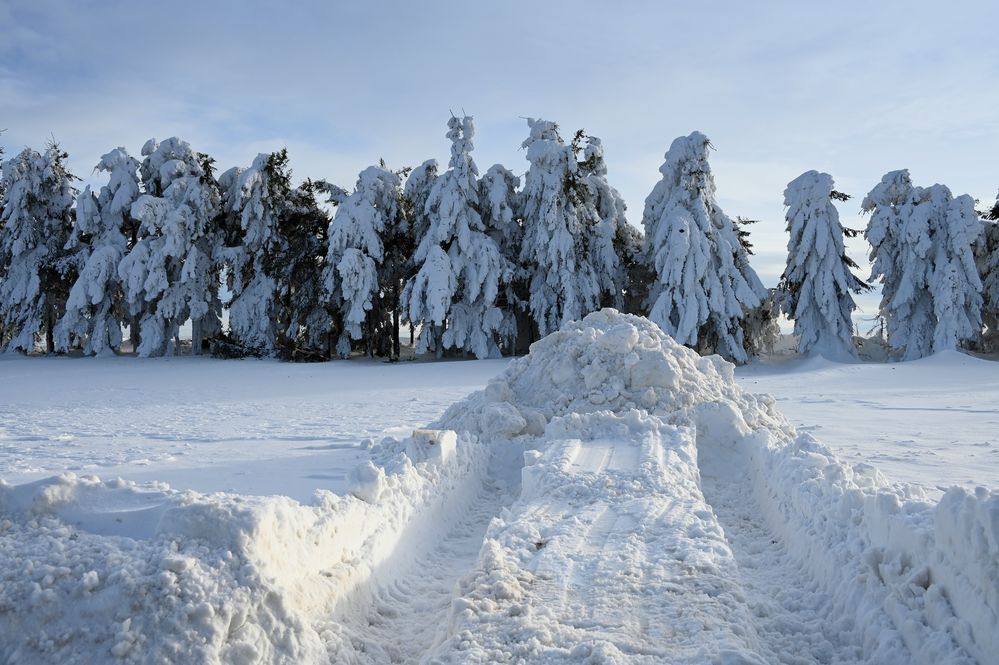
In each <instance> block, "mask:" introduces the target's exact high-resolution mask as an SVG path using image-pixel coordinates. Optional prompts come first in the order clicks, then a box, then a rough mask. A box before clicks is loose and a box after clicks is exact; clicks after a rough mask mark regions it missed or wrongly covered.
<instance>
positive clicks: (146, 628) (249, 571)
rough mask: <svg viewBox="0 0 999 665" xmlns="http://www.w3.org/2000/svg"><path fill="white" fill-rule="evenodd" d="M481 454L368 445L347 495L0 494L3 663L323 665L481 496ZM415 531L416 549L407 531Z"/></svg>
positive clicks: (12, 490)
mask: <svg viewBox="0 0 999 665" xmlns="http://www.w3.org/2000/svg"><path fill="white" fill-rule="evenodd" d="M488 459H489V455H488V450H487V449H486V447H485V446H483V445H480V444H477V443H475V442H473V441H469V440H467V439H462V441H460V442H459V441H457V437H456V436H455V435H454V433H453V432H451V433H428V432H422V433H417V436H415V437H413V438H412V439H409V440H405V441H397V440H393V439H386V440H384V441H383V442H382V443H380V444H376V445H375V446H374V447H373V449H372V453H371V461H370V462H367V463H365V464H364V465H363V466H362V467H361V468H359V469H358V470H357V471H355V473H354V474H353V478H352V494H351V495H348V496H338V495H335V494H333V493H331V492H326V491H319V492H317V494H316V498H315V500H314V502H313V504H312V505H302V504H300V503H298V502H296V501H293V500H291V499H288V498H285V497H246V496H240V495H233V494H211V495H205V494H199V493H196V492H176V491H173V490H170V489H169V488H168V487H166V486H139V485H136V484H134V483H129V482H126V481H120V480H118V481H115V480H112V481H106V482H105V481H101V480H99V479H98V478H95V477H92V476H91V477H82V478H81V477H76V476H74V475H72V474H66V475H63V476H60V477H57V478H52V479H48V480H44V481H39V482H36V483H30V484H26V485H20V486H11V485H9V484H6V483H3V482H2V481H0V561H2V562H3V564H2V565H0V661H3V662H5V663H12V664H13V663H52V662H59V663H95V662H105V661H111V662H115V661H121V662H136V663H158V662H162V663H174V662H188V663H196V662H197V663H213V662H223V663H262V662H266V663H319V662H328V661H329V660H330V658H331V655H335V654H337V653H339V652H340V651H342V650H350V648H351V646H350V644H349V635H346V634H344V633H343V631H341V630H338V629H337V626H335V625H332V626H331V625H330V624H332V621H331V620H330V621H328V622H327V623H324V622H323V619H324V618H328V617H334V616H336V614H337V613H338V612H347V611H350V608H351V607H356V606H357V605H359V604H362V605H363V602H364V596H365V593H366V591H367V587H368V585H370V584H371V583H372V581H373V580H375V581H377V580H378V579H380V578H386V577H389V578H390V577H391V575H392V570H391V560H392V555H393V553H394V550H395V548H396V545H397V543H398V542H399V540H400V539H401V538H402V537H403V534H404V533H409V536H408V540H407V544H408V546H410V547H417V546H418V545H419V543H420V539H421V538H427V539H433V538H434V537H435V526H434V525H435V523H436V522H438V521H446V520H447V519H448V517H449V516H453V514H455V513H458V514H460V512H461V511H462V510H463V507H464V506H465V505H466V504H467V502H468V498H469V497H470V496H471V495H472V494H473V493H474V492H475V491H476V487H477V485H481V482H482V476H483V474H484V471H485V468H486V463H487V462H488ZM414 530H415V531H416V532H417V533H416V535H414V534H412V533H411V532H412V531H414Z"/></svg>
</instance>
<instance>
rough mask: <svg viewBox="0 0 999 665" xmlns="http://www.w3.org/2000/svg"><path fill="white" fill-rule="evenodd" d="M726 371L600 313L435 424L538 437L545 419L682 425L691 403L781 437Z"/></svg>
mask: <svg viewBox="0 0 999 665" xmlns="http://www.w3.org/2000/svg"><path fill="white" fill-rule="evenodd" d="M734 371H735V368H734V366H733V365H732V364H731V363H728V362H726V361H725V360H723V359H722V358H720V357H718V356H707V357H702V356H699V355H698V354H697V353H695V352H693V351H691V350H690V349H688V348H687V347H685V346H682V345H681V344H678V343H677V342H676V341H674V340H673V339H672V338H671V337H669V336H668V335H666V334H665V333H664V332H663V331H662V329H661V328H659V326H657V325H656V324H654V323H652V322H651V321H649V320H648V319H646V318H643V317H639V316H633V315H631V314H620V313H618V312H617V311H615V310H613V309H603V310H600V311H598V312H594V313H592V314H590V315H588V316H587V317H585V318H584V319H583V320H582V321H575V322H572V323H568V324H566V325H565V326H563V327H562V329H561V330H559V331H558V332H555V333H552V334H551V335H548V336H547V337H545V338H543V339H541V340H540V341H538V342H535V343H534V344H533V345H531V352H530V354H529V355H527V356H525V357H523V358H519V359H517V360H514V361H513V362H511V363H510V366H509V368H508V369H507V370H506V371H505V372H504V373H503V374H501V375H500V376H498V377H497V378H495V379H493V380H492V381H490V382H489V384H488V385H487V386H486V388H485V389H484V390H481V391H479V392H476V393H473V394H472V395H470V396H469V397H468V398H467V399H466V400H463V401H461V402H458V403H457V404H454V405H453V406H451V407H450V408H449V409H448V410H447V411H446V412H445V413H444V415H443V416H442V417H441V418H440V420H439V421H437V423H436V425H435V426H437V427H440V428H443V429H453V430H455V431H468V432H471V433H473V434H488V435H490V436H496V435H501V436H507V437H514V436H517V435H521V434H530V435H533V436H540V435H542V434H543V433H544V432H545V427H546V425H547V423H549V422H550V421H551V420H552V419H553V418H556V417H560V416H566V415H569V414H585V413H594V412H597V411H610V412H613V413H625V412H628V411H631V410H636V409H637V410H640V411H645V412H647V413H649V414H650V415H654V416H657V417H659V418H661V419H663V420H664V421H666V422H669V423H675V424H683V423H689V422H691V420H692V418H693V417H694V412H695V411H696V410H697V409H698V408H701V406H700V405H703V404H714V403H723V404H728V405H731V407H732V408H735V409H736V410H737V411H738V412H739V413H740V414H741V415H742V417H743V419H744V420H745V421H746V423H747V424H748V425H749V426H750V427H753V428H759V427H769V428H771V429H774V430H777V431H781V432H790V425H788V424H787V422H786V421H785V420H784V419H783V417H782V416H780V415H779V414H778V413H777V412H776V411H775V410H774V408H773V400H772V399H770V398H769V397H765V396H763V397H760V396H756V395H750V394H745V393H743V392H742V390H741V389H740V388H739V387H738V386H737V385H736V384H735V381H734Z"/></svg>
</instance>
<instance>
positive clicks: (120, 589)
mask: <svg viewBox="0 0 999 665" xmlns="http://www.w3.org/2000/svg"><path fill="white" fill-rule="evenodd" d="M996 367H999V366H997V365H995V364H994V363H992V362H989V361H985V360H979V359H975V358H971V357H967V356H964V355H959V354H943V355H938V356H934V357H931V358H928V359H925V360H921V361H916V362H910V363H905V364H884V365H875V364H871V365H839V364H832V363H827V362H824V361H823V362H820V361H800V360H793V361H781V362H773V363H763V364H758V365H754V366H750V367H746V368H741V369H739V370H738V371H737V372H736V373H735V374H734V375H733V373H732V371H731V366H729V365H727V364H726V363H720V362H715V361H712V360H710V359H702V358H699V357H697V356H696V354H693V353H692V352H690V351H688V350H686V349H684V348H682V347H679V346H677V345H676V344H675V343H674V342H672V340H669V339H668V338H666V337H665V336H663V335H662V333H661V332H660V331H659V329H658V328H656V327H655V326H653V325H649V324H648V322H644V321H643V320H640V319H636V318H634V317H627V316H619V315H616V314H613V313H611V314H608V313H598V314H594V315H591V316H590V317H588V318H587V319H586V320H585V321H584V322H583V323H582V324H574V325H572V326H569V327H568V328H567V329H566V330H565V331H563V332H561V333H557V334H556V335H553V336H550V337H549V338H546V339H545V340H544V341H543V342H542V343H539V344H538V345H537V346H536V347H535V349H534V351H532V353H531V355H530V356H528V357H526V358H522V359H518V360H513V361H510V360H497V361H476V362H444V363H419V362H402V363H397V364H385V363H375V362H367V361H356V362H354V361H352V362H333V363H325V364H315V365H292V364H282V363H277V362H269V361H220V360H210V359H190V358H175V359H157V360H138V359H134V358H111V359H98V360H92V359H70V358H31V359H24V358H3V359H0V379H2V381H0V479H3V480H4V481H5V483H2V484H0V662H4V663H8V662H9V663H19V664H23V663H32V664H33V663H51V662H59V663H93V662H133V663H152V662H221V663H234V664H248V663H271V662H274V663H325V662H336V663H357V664H368V663H418V662H426V663H494V662H497V663H498V662H518V661H519V662H538V663H578V662H590V663H632V662H635V663H690V664H694V663H712V664H717V665H760V664H762V663H794V664H796V665H798V664H809V663H816V664H818V663H870V664H873V663H890V664H893V665H908V664H910V663H926V664H927V665H929V664H930V663H932V664H934V665H937V664H940V663H952V664H962V665H971V664H974V663H978V664H979V665H985V664H987V663H990V662H994V661H990V660H989V658H991V655H992V654H994V653H996V651H997V650H999V619H997V615H999V496H996V495H993V494H991V493H990V491H988V490H986V489H983V488H979V489H977V490H975V489H974V488H975V486H976V485H985V486H988V487H991V488H999V446H997V444H996V440H995V438H994V437H995V435H994V432H995V431H996V425H997V424H999V407H997V406H996V404H997V397H999V373H997V371H996V369H995V368H996ZM501 374H502V377H500V378H496V377H497V376H498V375H501ZM740 385H741V387H742V388H743V389H744V390H745V391H746V392H745V393H744V392H743V391H742V390H740V388H739V386H740ZM476 391H478V392H476ZM750 393H770V394H772V395H774V397H775V400H771V399H770V398H768V397H755V396H753V395H752V394H750ZM469 395H471V396H470V397H467V399H466V396H469ZM452 405H453V406H452ZM785 416H786V419H785ZM428 424H429V425H430V426H431V427H433V428H434V430H433V431H425V432H421V433H418V434H413V430H414V429H415V428H420V427H423V426H426V425H428ZM448 430H452V431H453V432H456V433H457V434H453V433H448ZM813 437H814V438H813ZM879 470H880V471H879ZM66 473H69V474H75V475H63V476H62V477H60V478H53V476H54V475H57V474H66ZM91 474H92V475H93V476H99V478H100V479H98V478H95V477H92V475H91ZM118 478H121V479H124V480H117V479H118ZM133 481H134V482H133ZM900 483H913V484H914V485H903V484H900ZM950 485H958V486H961V487H964V488H966V489H965V490H960V489H955V490H951V491H949V492H944V490H946V488H947V487H948V486H950ZM286 497H287V498H286Z"/></svg>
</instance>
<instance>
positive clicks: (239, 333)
mask: <svg viewBox="0 0 999 665" xmlns="http://www.w3.org/2000/svg"><path fill="white" fill-rule="evenodd" d="M220 182H222V183H223V184H224V185H228V186H224V187H223V192H224V193H225V196H224V200H223V207H224V208H225V210H226V212H227V213H228V214H229V215H230V216H232V217H234V218H235V221H234V223H233V226H234V227H238V238H239V243H238V244H236V245H235V246H229V247H226V248H225V249H224V250H223V252H222V254H223V255H224V257H225V264H226V267H227V275H228V286H229V290H230V292H231V293H232V299H231V300H230V301H229V328H230V331H231V333H232V336H233V338H234V341H235V343H236V344H237V345H238V346H239V347H240V348H241V349H243V351H244V352H246V353H255V354H256V353H259V354H263V355H268V356H270V355H274V353H275V352H276V350H277V341H278V340H277V336H278V328H279V327H280V325H281V322H280V321H279V320H278V314H279V312H278V304H277V299H278V290H279V288H280V285H279V283H278V281H277V279H276V277H277V276H276V275H275V274H274V272H273V269H274V266H273V259H274V256H275V255H276V254H278V253H279V252H281V250H282V249H283V246H284V238H282V237H281V233H280V221H281V216H282V215H284V214H285V213H286V209H287V207H288V198H289V196H290V193H291V175H290V173H289V172H288V153H287V151H286V150H281V151H279V152H274V153H269V154H264V153H262V154H260V155H257V158H256V159H254V160H253V164H252V165H251V166H250V168H248V169H246V170H242V171H236V172H227V174H226V176H225V177H223V178H220ZM230 242H231V241H230Z"/></svg>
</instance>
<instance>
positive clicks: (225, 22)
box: [0, 0, 999, 284]
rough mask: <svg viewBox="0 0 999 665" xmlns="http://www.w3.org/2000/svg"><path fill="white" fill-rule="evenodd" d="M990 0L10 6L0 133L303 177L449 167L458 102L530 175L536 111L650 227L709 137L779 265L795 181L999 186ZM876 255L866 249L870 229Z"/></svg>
mask: <svg viewBox="0 0 999 665" xmlns="http://www.w3.org/2000/svg"><path fill="white" fill-rule="evenodd" d="M997 26H999V5H997V4H996V3H992V2H948V3H941V2H935V3H928V2H927V3H921V2H863V3H860V2H847V3H812V2H768V3H747V2H702V3H689V2H688V3H674V2H617V3H608V2H588V1H587V2H572V3H569V2H565V3H544V4H543V3H538V2H533V3H532V2H509V1H508V2H501V3H489V4H486V3H475V2H466V3H459V2H428V3H415V2H387V1H371V2H363V3H356V4H353V5H343V4H339V3H330V2H288V3H275V2H266V3H265V2H253V1H248V2H240V3H234V2H185V1H174V2H165V3H152V2H134V1H133V2H118V1H104V2H92V1H88V0H76V1H72V2H71V1H65V2H61V1H45V0H35V1H33V2H25V1H22V0H0V127H5V128H6V129H7V132H5V133H4V134H3V135H2V136H0V144H2V145H4V146H5V147H6V148H7V150H8V152H12V151H14V150H17V149H20V148H21V147H23V146H26V145H27V146H40V145H42V144H44V142H45V141H46V140H47V139H48V138H49V137H50V136H55V137H56V138H57V139H58V140H60V141H61V142H62V144H63V145H64V147H65V148H66V149H67V150H68V151H69V152H70V155H71V158H72V166H73V167H74V169H75V170H76V172H77V173H78V174H79V175H81V176H84V177H88V176H89V174H90V172H91V168H92V166H93V164H95V163H96V162H97V160H98V158H99V157H100V155H102V154H103V153H104V152H106V151H107V150H108V149H110V148H113V147H115V146H117V145H124V146H125V147H126V148H128V149H129V150H130V151H131V152H133V154H138V151H139V148H140V147H141V145H142V143H143V142H144V141H145V140H146V139H147V138H149V137H151V136H155V137H157V138H166V137H168V136H172V135H178V136H181V137H182V138H184V139H186V140H188V141H189V142H191V144H192V145H193V146H194V147H195V149H197V150H201V151H204V152H208V153H211V154H212V155H214V156H215V157H216V159H217V161H218V164H219V166H220V167H221V168H223V169H224V168H228V167H229V166H232V165H236V164H241V165H247V164H249V163H250V161H251V160H252V159H253V157H254V156H255V155H256V153H258V152H261V151H269V150H273V149H276V148H280V147H282V146H286V147H288V149H289V151H290V154H291V160H292V167H293V168H294V170H295V174H296V176H297V177H305V176H312V177H324V178H327V179H329V180H332V181H334V182H337V183H339V184H342V185H348V186H349V185H351V184H353V182H354V179H355V177H356V174H357V172H358V171H359V170H361V169H362V168H363V167H364V166H366V165H368V164H370V163H373V162H375V161H377V160H378V159H379V158H384V159H385V160H386V161H387V162H388V164H389V165H390V166H393V167H396V166H404V165H415V164H419V163H420V162H421V161H423V160H424V159H427V158H430V157H436V158H437V159H438V160H440V161H442V162H445V161H446V159H447V154H448V144H447V141H446V140H445V138H444V132H445V123H446V120H447V118H448V115H449V111H451V110H453V111H455V112H456V113H457V112H459V111H461V110H462V109H464V110H465V111H467V112H468V113H469V114H471V115H474V116H475V118H476V126H477V137H476V151H475V153H474V154H475V158H476V160H477V162H478V165H479V168H480V170H481V171H483V172H484V171H485V169H486V168H487V167H488V166H490V165H491V164H493V163H496V162H501V163H503V164H505V165H507V166H508V167H510V168H512V169H513V170H514V171H516V172H523V170H525V169H526V166H527V164H526V161H525V159H524V153H523V151H522V150H520V147H519V146H520V142H521V141H522V140H523V139H524V137H525V136H526V134H527V127H526V123H525V122H524V120H523V119H522V117H523V116H535V117H544V118H548V119H552V120H556V121H557V122H559V123H560V125H561V126H562V127H563V128H564V129H565V134H567V135H568V134H571V132H572V131H573V130H575V129H576V128H579V127H582V128H585V129H586V130H587V132H589V133H592V134H594V135H597V136H600V137H601V138H602V139H603V142H604V146H605V148H606V155H607V160H608V165H609V168H610V178H611V181H612V184H614V185H615V186H616V187H617V188H618V189H619V190H620V191H621V192H622V194H623V195H624V197H625V199H626V200H627V202H628V205H629V218H630V220H631V221H632V222H633V223H635V224H640V223H641V212H642V206H643V201H644V198H645V196H646V195H647V194H648V192H649V191H651V189H652V186H653V185H654V184H655V182H656V180H658V176H659V173H658V170H657V169H658V167H659V165H660V163H661V162H662V156H663V152H664V151H665V149H666V147H667V146H668V145H669V143H670V141H672V139H673V138H674V137H676V136H678V135H681V134H688V133H690V132H691V131H693V130H695V129H696V130H699V131H702V132H704V133H705V134H707V135H708V136H709V137H710V138H711V140H712V142H713V144H714V145H715V147H716V152H715V153H714V155H713V161H712V165H713V168H714V171H715V177H716V181H717V184H718V194H719V200H720V202H721V204H722V206H723V208H724V209H725V210H726V212H728V213H729V214H730V215H731V216H733V217H734V216H736V215H742V216H748V217H757V218H761V219H763V220H764V222H763V223H762V224H759V225H757V227H756V228H754V231H755V233H754V238H753V239H754V242H755V243H756V245H757V248H758V250H759V251H758V256H757V259H756V261H755V263H754V265H755V266H756V268H757V270H758V271H759V272H760V274H761V277H763V279H764V281H765V282H767V283H768V284H773V283H774V282H775V281H776V278H777V276H778V275H779V274H780V271H781V269H782V267H783V260H784V244H785V242H786V240H785V237H784V230H783V206H782V203H781V197H782V192H783V189H784V186H785V185H786V183H787V182H788V181H789V180H791V179H792V178H794V177H795V176H797V175H798V174H799V173H801V172H802V171H805V170H808V169H813V168H814V169H818V170H821V171H827V172H829V173H831V174H832V175H833V176H834V177H835V178H836V181H837V185H838V187H839V188H840V189H842V190H844V191H846V192H849V193H851V194H854V195H855V196H856V197H857V198H856V199H854V200H852V201H849V202H847V203H845V204H842V205H841V206H840V210H841V214H842V216H843V219H844V221H845V222H847V223H851V224H854V225H861V224H862V223H863V221H862V220H861V219H860V218H859V216H858V214H857V213H858V208H859V198H861V197H862V195H863V194H864V193H865V192H866V191H867V190H869V189H870V188H871V187H872V186H873V185H874V184H875V183H876V182H877V181H878V180H879V179H880V177H881V175H882V174H883V173H884V172H886V171H889V170H892V169H897V168H909V169H910V170H911V172H912V175H913V178H914V180H915V181H916V182H917V183H918V184H923V185H929V184H932V183H934V182H942V183H944V184H947V185H948V186H950V187H951V189H952V190H954V192H955V193H956V194H957V193H970V194H971V195H972V196H975V197H976V198H981V199H983V200H984V199H987V200H992V199H994V197H995V195H996V190H997V189H999V85H997V81H999V44H997V40H996V38H995V31H996V27H997ZM853 247H854V249H853V254H854V255H855V258H856V259H858V261H859V260H861V259H862V258H863V257H862V254H863V253H864V247H863V245H862V243H858V242H854V243H853Z"/></svg>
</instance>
